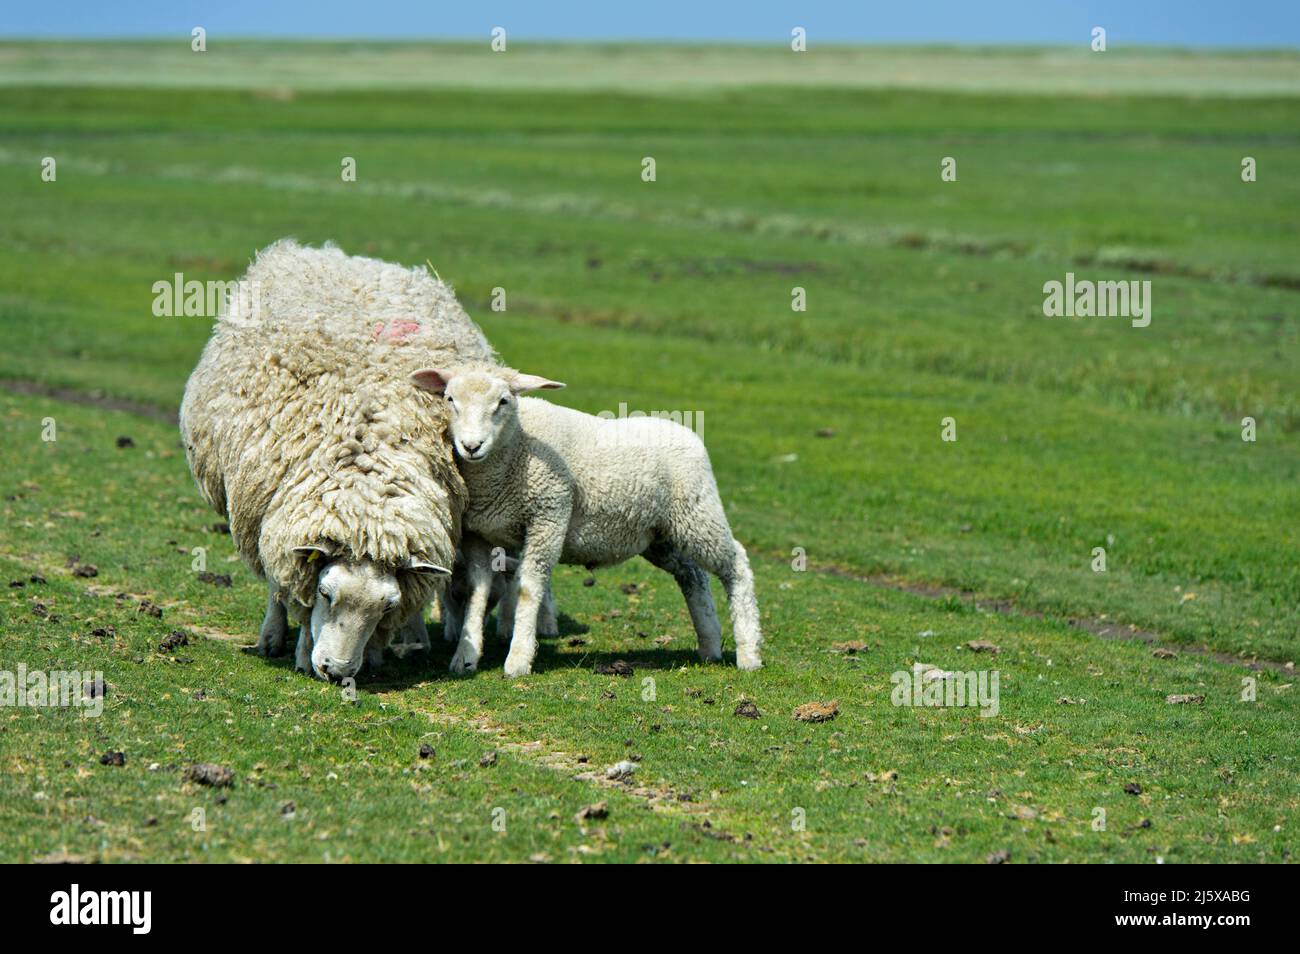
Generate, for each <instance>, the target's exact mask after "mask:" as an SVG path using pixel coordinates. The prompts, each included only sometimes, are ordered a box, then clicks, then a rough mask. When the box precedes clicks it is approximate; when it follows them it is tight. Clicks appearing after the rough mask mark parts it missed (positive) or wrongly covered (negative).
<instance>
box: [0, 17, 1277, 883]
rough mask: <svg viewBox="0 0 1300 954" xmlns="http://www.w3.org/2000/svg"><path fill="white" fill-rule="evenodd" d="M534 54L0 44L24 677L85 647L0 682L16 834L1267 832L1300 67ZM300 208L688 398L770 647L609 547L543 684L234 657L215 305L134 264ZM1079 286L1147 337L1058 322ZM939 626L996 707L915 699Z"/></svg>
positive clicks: (703, 848) (858, 849)
mask: <svg viewBox="0 0 1300 954" xmlns="http://www.w3.org/2000/svg"><path fill="white" fill-rule="evenodd" d="M520 51H521V52H520V58H519V60H518V61H516V60H514V59H512V57H514V56H515V55H516V54H515V52H513V48H512V51H511V52H508V53H506V54H501V55H494V54H491V53H489V52H488V50H487V47H486V44H484V45H483V46H482V48H481V50H478V51H477V52H476V51H475V50H474V49H472V48H469V47H466V46H464V45H449V46H445V47H439V46H433V45H429V46H423V47H422V46H420V45H416V44H400V45H393V46H390V47H385V46H382V45H376V44H357V45H352V46H349V45H346V44H344V45H339V44H330V45H321V46H314V45H307V44H304V45H292V44H275V45H267V44H255V43H245V44H236V45H233V46H229V47H227V49H226V50H222V49H219V48H218V47H217V46H216V45H214V46H213V48H212V50H211V52H209V53H208V54H204V55H205V56H206V57H207V58H208V59H206V60H203V61H201V62H199V61H197V60H196V59H195V58H194V57H192V56H188V57H186V56H177V54H176V53H175V52H174V51H171V50H168V49H166V48H165V47H163V46H162V45H159V44H89V43H88V44H35V43H32V44H24V43H17V42H8V41H6V42H0V209H2V210H3V213H4V214H3V215H2V216H0V253H2V254H0V336H2V340H3V347H0V464H2V465H3V466H0V671H8V670H13V669H15V668H16V667H17V666H19V665H20V664H21V665H23V666H26V667H27V668H28V669H40V670H52V669H74V668H75V669H78V670H101V671H102V672H103V673H104V679H105V681H106V682H107V683H108V690H107V696H106V698H105V699H104V710H103V715H102V716H100V717H98V718H89V717H87V716H86V715H85V714H83V713H82V712H81V711H79V710H78V709H76V708H72V709H38V708H20V707H0V861H31V860H36V859H43V858H54V857H64V856H69V855H70V856H74V857H77V858H84V859H87V860H101V861H163V860H221V861H254V860H273V861H321V860H326V861H379V860H401V861H433V860H452V861H481V860H493V861H497V860H500V861H529V860H533V861H555V862H559V861H569V860H611V861H641V860H646V861H976V862H982V861H985V860H990V859H992V860H1000V859H1003V858H1006V859H1009V860H1010V861H1012V862H1021V861H1026V862H1031V861H1099V862H1100V861H1120V862H1149V861H1155V860H1157V859H1162V860H1164V861H1167V862H1171V863H1172V862H1189V861H1231V862H1258V861H1288V860H1293V858H1294V855H1295V852H1296V849H1297V844H1298V843H1300V835H1298V834H1297V828H1296V825H1295V821H1294V818H1295V816H1296V812H1297V808H1298V807H1300V805H1298V803H1300V794H1298V793H1300V752H1298V750H1297V746H1296V741H1295V740H1296V729H1297V716H1298V715H1300V705H1298V704H1297V695H1296V690H1295V689H1294V688H1293V687H1292V683H1293V682H1294V666H1293V661H1294V660H1295V658H1296V655H1297V646H1298V644H1300V609H1298V607H1300V560H1297V555H1298V554H1300V479H1298V478H1300V451H1298V449H1297V441H1298V440H1300V388H1298V387H1297V385H1298V384H1300V370H1298V369H1300V340H1298V328H1300V323H1298V321H1297V309H1296V301H1297V296H1298V295H1300V255H1298V254H1297V253H1298V252H1300V225H1298V224H1297V223H1300V217H1298V216H1297V212H1298V211H1300V175H1297V170H1298V169H1300V98H1297V97H1298V96H1300V57H1297V56H1295V55H1293V54H1289V53H1272V54H1260V55H1258V56H1256V57H1253V58H1252V57H1249V56H1246V55H1239V54H1223V55H1212V54H1179V53H1176V52H1173V51H1145V52H1130V53H1122V54H1119V55H1118V56H1116V57H1115V58H1114V60H1115V68H1114V71H1113V72H1108V67H1107V66H1106V65H1105V64H1106V63H1108V62H1110V61H1107V60H1098V59H1095V58H1094V59H1093V60H1086V59H1081V58H1080V57H1079V56H1078V55H1076V54H1072V53H1067V52H1064V51H1042V52H1040V53H1038V54H1035V55H1030V54H1029V53H1027V52H1025V51H1010V50H981V51H964V52H954V51H943V50H920V49H910V50H909V49H894V50H887V51H880V54H879V55H878V56H877V55H875V53H874V52H873V51H871V50H865V49H864V50H853V49H848V48H845V49H841V50H838V51H835V52H834V53H833V55H828V56H826V57H823V58H822V59H821V60H817V59H816V58H815V57H814V55H813V54H814V53H815V52H816V51H815V50H814V51H811V52H810V53H809V54H808V56H809V58H810V60H811V61H812V62H811V64H810V65H809V67H808V71H807V73H806V74H801V73H800V70H801V69H802V67H800V66H799V65H798V62H797V57H795V55H794V54H791V53H789V51H787V50H784V49H782V48H773V49H771V50H759V49H750V48H737V49H710V50H705V51H699V52H697V55H692V53H693V51H691V50H683V49H681V48H672V47H646V48H637V47H624V46H615V47H595V48H583V47H575V46H562V47H556V48H539V49H534V50H528V49H526V48H523V47H520ZM1106 56H1110V54H1106ZM430 64H435V65H433V66H430ZM1247 156H1249V157H1252V158H1254V159H1255V160H1256V163H1257V170H1258V177H1257V181H1255V182H1249V183H1247V182H1243V181H1242V178H1241V163H1242V159H1243V157H1247ZM46 157H52V158H53V159H54V160H55V161H56V163H57V167H56V168H57V177H56V179H55V180H54V181H52V182H51V181H43V179H42V175H41V171H42V161H43V160H44V159H45V158H46ZM345 157H351V158H353V159H355V161H356V168H357V181H355V182H344V181H342V179H341V177H340V163H341V162H342V160H343V159H344V158H345ZM644 157H653V158H654V160H655V166H656V178H655V181H653V182H647V181H643V180H642V177H641V172H642V160H643V158H644ZM944 157H953V158H955V159H956V164H957V179H956V181H953V182H945V181H941V178H940V162H941V160H942V159H943V158H944ZM286 235H293V236H296V237H297V238H298V239H299V240H301V241H303V242H309V243H320V242H324V241H327V240H330V241H334V242H337V243H338V244H339V245H340V246H341V247H342V248H343V249H345V250H346V251H348V252H351V253H359V254H367V255H372V256H375V257H379V258H384V259H389V260H393V261H399V262H403V263H406V264H409V265H419V264H423V263H425V262H428V263H430V264H431V265H432V266H433V267H434V268H436V269H437V272H438V273H439V274H440V275H441V277H442V278H444V279H445V280H447V281H449V282H450V283H452V284H453V285H454V286H455V287H456V289H457V292H458V294H459V295H460V296H461V299H462V301H463V302H464V303H465V305H466V307H467V308H468V309H469V311H470V313H471V315H472V316H473V317H474V318H475V319H476V320H477V321H478V322H479V323H480V325H481V326H482V327H483V329H484V331H485V332H486V334H487V336H488V338H489V339H490V340H491V341H492V343H493V344H494V345H495V346H496V348H497V349H498V350H499V351H500V353H501V355H502V357H503V359H504V360H505V361H506V362H508V363H510V364H512V365H515V366H518V367H521V368H523V369H525V370H528V371H532V372H536V373H541V374H545V375H548V376H551V377H555V378H558V379H560V380H564V381H566V382H568V385H569V387H568V389H567V390H565V391H563V392H559V393H558V394H557V395H555V396H554V397H553V398H552V399H554V400H557V401H560V402H562V403H565V404H569V405H572V406H574V407H578V408H581V409H583V410H587V411H592V412H596V411H600V410H615V411H616V410H617V409H618V407H619V405H620V404H623V403H625V404H626V405H627V406H628V407H629V408H631V409H640V410H645V411H650V410H659V409H675V410H680V411H689V412H692V413H694V414H697V415H698V414H702V415H703V419H704V425H703V436H704V439H705V442H706V444H707V445H708V447H709V449H710V453H711V454H712V456H713V462H714V468H715V471H716V473H717V477H718V482H719V485H720V488H721V490H722V495H723V499H724V500H725V502H726V504H727V508H728V513H729V515H730V518H731V521H732V526H733V529H734V531H735V533H736V535H737V537H738V538H739V539H740V540H741V541H742V542H743V543H744V544H745V545H746V547H747V548H748V550H749V553H750V557H751V561H752V562H753V565H754V572H755V576H756V580H757V586H758V596H759V603H760V608H761V610H762V614H763V624H764V630H765V635H766V646H765V651H764V658H765V662H766V667H765V668H764V669H763V670H761V671H759V672H756V673H739V672H737V671H736V670H735V669H734V668H733V667H730V666H725V667H723V666H704V665H702V664H700V663H699V662H698V661H697V660H696V657H695V654H694V634H693V631H692V630H691V627H690V622H689V619H688V617H687V614H686V610H685V606H684V605H683V603H682V600H681V597H680V594H679V593H678V592H677V589H676V586H675V584H674V583H673V581H672V579H671V578H670V577H668V576H667V575H664V574H662V573H659V572H658V571H655V570H653V569H652V568H650V567H649V566H648V564H644V563H643V562H641V561H633V562H632V563H629V564H627V565H625V566H623V567H619V568H616V569H612V570H606V571H598V572H597V573H596V574H595V584H594V585H592V586H585V585H584V581H585V578H586V577H587V573H586V572H585V571H583V570H580V569H577V568H564V569H562V570H561V571H559V572H558V573H557V576H556V584H555V589H556V597H557V601H558V603H559V608H560V612H561V634H560V636H559V637H558V638H556V639H551V640H543V642H542V648H541V652H540V654H539V661H538V666H537V672H536V673H535V674H534V675H533V676H531V677H529V678H526V679H522V680H515V681H510V680H506V679H505V678H504V676H503V675H502V673H501V672H500V666H501V663H502V662H503V660H504V655H505V653H504V647H503V646H502V645H500V644H499V643H494V642H492V641H491V640H489V652H488V655H487V658H486V660H485V661H484V663H483V667H482V669H481V671H480V672H479V673H478V674H476V675H474V676H473V677H471V678H452V677H450V676H449V675H448V674H447V671H446V667H447V663H448V661H449V659H450V656H451V651H450V648H449V647H447V646H446V645H445V644H443V643H442V642H441V641H440V640H439V638H438V637H439V627H438V625H437V624H436V623H432V624H431V625H430V629H431V633H432V634H433V637H434V640H435V647H434V651H433V653H432V655H431V657H422V658H416V657H412V658H408V659H405V660H394V661H390V662H389V663H388V664H387V665H386V666H385V667H384V669H383V670H381V671H379V672H377V673H373V674H363V676H362V677H361V678H360V681H359V682H360V685H359V693H358V696H357V698H356V699H355V700H350V699H346V698H342V697H341V695H340V692H339V690H338V688H337V687H329V686H326V685H323V684H321V683H317V682H313V681H311V680H308V679H306V678H305V677H303V676H301V675H296V674H294V673H293V672H292V671H291V670H290V663H289V662H288V661H287V660H274V661H269V662H268V661H266V660H263V659H261V658H258V657H256V656H253V655H250V654H248V653H246V652H243V651H242V650H243V649H244V648H245V647H247V646H249V645H251V644H252V642H253V641H254V639H255V637H256V632H257V627H258V624H259V622H260V620H261V614H262V609H263V606H264V591H263V589H262V586H261V584H260V583H259V581H257V580H256V579H255V578H254V577H253V576H252V574H251V573H250V572H249V571H248V570H247V568H246V567H244V566H243V564H242V563H240V562H239V561H238V559H237V558H236V557H235V556H234V555H233V549H232V547H231V543H230V539H229V536H228V535H227V534H225V533H223V532H222V528H221V527H220V526H219V525H218V524H217V521H218V520H219V518H218V517H217V516H216V515H215V514H214V513H212V512H211V511H210V510H208V509H207V508H206V506H205V505H204V504H203V503H202V501H201V499H200V497H199V495H198V493H197V490H196V489H195V487H194V486H193V482H192V480H191V479H190V477H189V474H188V470H187V468H186V464H185V459H184V454H183V452H182V451H181V449H180V447H179V441H178V437H177V433H176V429H175V425H174V423H173V422H172V420H171V418H172V417H174V413H175V410H176V407H177V405H178V403H179V400H180V395H181V392H182V389H183V387H184V384H185V379H186V377H187V375H188V373H189V371H190V370H191V368H192V367H193V365H194V363H195V362H196V360H197V357H198V353H199V351H200V349H201V348H202V346H203V343H204V341H205V340H206V338H207V335H208V332H209V329H210V324H211V322H210V320H208V319H206V318H198V317H157V316H155V315H154V314H153V311H152V304H153V300H154V292H153V285H154V283H155V282H157V281H160V280H162V281H170V280H171V279H172V276H173V275H174V274H175V273H178V272H179V273H183V275H184V277H185V278H186V279H198V280H200V281H205V280H222V281H228V280H231V279H234V278H236V277H238V275H239V274H240V273H241V272H242V271H243V269H244V268H245V267H246V265H247V263H248V261H249V259H250V257H251V256H252V255H253V253H254V252H255V251H256V249H258V248H260V247H262V246H264V245H266V244H268V243H269V242H271V241H273V240H275V239H277V238H280V237H283V236H286ZM1067 272H1074V273H1075V274H1076V276H1077V277H1078V278H1080V279H1093V280H1107V281H1109V280H1115V281H1118V280H1146V281H1150V282H1151V304H1152V321H1151V324H1150V326H1149V327H1146V328H1134V327H1131V326H1130V323H1129V321H1128V320H1127V319H1121V318H1076V319H1069V318H1047V317H1044V315H1043V310H1042V305H1043V297H1044V296H1043V285H1044V283H1045V282H1048V281H1052V280H1057V281H1060V280H1063V279H1064V277H1065V274H1066V273H1067ZM496 288H502V289H504V290H505V294H506V308H505V310H504V311H494V310H493V309H492V308H491V302H492V300H493V289H496ZM796 288H798V289H802V290H803V293H804V295H805V296H806V303H807V308H806V310H805V311H795V310H792V307H791V302H792V293H793V290H794V289H796ZM1246 417H1249V418H1252V419H1253V420H1254V422H1255V438H1256V439H1255V440H1253V441H1244V440H1243V439H1242V430H1243V428H1242V420H1243V418H1246ZM945 418H952V419H953V420H954V421H955V428H956V434H957V440H956V441H944V440H942V439H941V428H942V424H941V422H942V421H943V420H944V419H945ZM51 426H53V428H54V433H55V435H56V437H57V439H55V440H48V439H43V438H48V437H49V436H50V428H51ZM123 438H129V440H123ZM1097 547H1102V548H1104V549H1105V551H1106V570H1105V572H1095V571H1094V569H1093V562H1094V557H1093V553H1094V548H1097ZM195 548H203V550H204V552H205V554H206V570H207V573H208V575H207V576H200V575H199V574H198V572H196V570H195V568H194V563H193V561H194V550H195ZM805 559H806V568H805V569H797V568H796V566H803V563H802V560H805ZM87 565H93V566H94V567H95V570H96V573H95V575H94V576H84V575H77V573H78V568H84V567H85V566H87ZM81 572H82V573H85V572H87V571H85V570H81ZM214 574H215V575H214ZM226 575H228V576H229V585H226V581H225V579H224V578H223V577H224V576H226ZM715 589H716V588H715ZM715 596H716V598H717V599H718V601H719V608H720V609H722V607H723V605H724V602H725V601H723V600H722V596H721V592H720V590H717V591H716V593H715ZM155 610H157V611H160V612H161V615H160V616H159V615H155V612H154V611H155ZM723 615H725V613H724V614H723ZM174 632H180V633H183V634H185V637H186V643H185V644H184V645H181V646H173V647H171V648H170V649H168V650H165V651H164V650H161V649H160V643H161V642H162V640H163V639H164V638H166V637H168V635H169V634H171V633H174ZM173 641H174V640H173ZM971 643H974V644H975V646H976V648H975V649H972V648H971V647H970V645H969V644H971ZM618 660H623V661H626V662H627V663H629V664H630V666H631V668H632V669H633V670H634V671H633V674H632V675H631V676H630V677H623V678H620V677H619V676H617V675H610V674H607V673H602V672H598V671H597V670H598V669H600V670H606V669H607V668H608V667H609V666H610V664H612V663H613V662H615V661H618ZM915 663H923V664H930V665H935V666H939V667H941V668H943V669H946V670H959V671H967V670H985V671H987V670H997V671H998V673H999V677H1000V700H999V705H998V711H997V713H996V714H991V713H990V714H981V710H980V709H979V708H977V707H969V706H968V707H944V708H925V707H920V708H917V707H906V706H896V705H893V704H891V696H892V693H893V689H894V686H893V684H892V682H891V675H892V674H894V673H896V672H899V671H907V670H910V669H911V667H912V666H913V664H915ZM1288 664H1291V665H1290V666H1289V665H1288ZM1171 695H1173V696H1190V697H1192V699H1193V701H1191V702H1187V703H1181V704H1176V703H1170V702H1168V701H1167V698H1168V697H1169V696H1171ZM1197 699H1199V701H1196V700H1197ZM813 701H817V702H824V703H829V702H832V701H834V702H835V703H836V704H837V706H838V714H837V715H836V717H835V718H833V719H831V720H829V721H825V722H821V723H808V722H803V721H799V720H796V719H795V718H794V717H793V715H792V711H793V710H794V709H795V707H797V706H800V705H802V704H804V703H808V702H813ZM745 702H750V703H753V705H754V706H756V708H757V717H756V718H749V717H746V716H744V715H739V714H736V713H737V709H738V707H739V706H740V705H741V703H745ZM743 711H744V709H742V712H743ZM422 747H423V748H422ZM107 752H122V753H123V755H124V759H125V764H124V765H111V764H109V765H104V764H101V756H103V755H104V754H105V753H107ZM624 760H631V761H632V762H633V763H634V764H635V765H636V766H637V768H636V770H635V771H634V772H633V773H632V774H631V775H630V777H627V778H623V779H617V780H613V779H609V778H607V777H606V768H607V767H608V766H611V765H613V764H615V763H617V762H620V761H624ZM195 762H200V763H216V764H220V765H223V766H227V767H229V768H231V769H232V770H233V771H234V773H235V783H234V785H233V787H230V788H209V787H204V786H200V785H196V784H195V783H193V782H190V781H186V780H185V779H184V777H183V772H184V769H185V767H186V766H187V765H189V764H191V763H195ZM598 802H605V803H606V804H605V810H606V813H605V815H604V816H603V817H590V813H589V815H588V817H575V816H576V815H577V814H578V813H579V812H580V811H581V810H582V809H584V807H589V806H591V805H593V804H595V803H598ZM196 809H202V810H203V812H202V815H203V824H202V825H200V826H198V827H199V828H200V829H201V830H196V822H195V818H196V817H197V816H196V815H195V810H196ZM1099 810H1100V814H1099ZM595 814H596V815H597V816H599V815H600V814H601V813H599V812H597V813H595ZM1099 819H1100V827H1099Z"/></svg>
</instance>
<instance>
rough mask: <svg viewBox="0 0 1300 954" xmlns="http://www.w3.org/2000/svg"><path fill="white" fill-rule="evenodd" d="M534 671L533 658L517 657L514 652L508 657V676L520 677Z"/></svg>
mask: <svg viewBox="0 0 1300 954" xmlns="http://www.w3.org/2000/svg"><path fill="white" fill-rule="evenodd" d="M532 671H533V663H532V660H530V659H516V658H515V657H514V655H513V654H511V655H509V656H507V657H506V676H507V677H508V678H510V679H518V678H519V677H520V676H527V675H528V674H529V673H531V672H532Z"/></svg>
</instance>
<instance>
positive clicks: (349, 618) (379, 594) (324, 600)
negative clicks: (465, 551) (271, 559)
mask: <svg viewBox="0 0 1300 954" xmlns="http://www.w3.org/2000/svg"><path fill="white" fill-rule="evenodd" d="M295 552H296V553H299V554H301V555H303V556H304V557H305V558H307V559H310V560H313V561H319V562H320V564H321V570H320V573H319V574H318V576H317V578H316V599H315V601H314V602H313V604H312V610H311V636H312V651H311V665H312V669H313V670H315V672H316V675H318V676H320V677H321V678H322V679H329V680H331V681H335V682H338V681H341V680H343V679H346V678H348V677H349V676H355V675H356V674H357V671H358V670H360V669H361V663H362V662H363V661H364V660H365V652H366V645H367V644H368V643H369V642H370V638H371V637H372V636H373V635H374V633H375V628H376V627H377V626H378V625H379V622H380V620H382V619H383V618H384V617H385V616H386V615H388V614H390V613H394V612H397V611H398V610H399V608H400V607H401V604H402V587H401V584H400V582H399V579H398V571H396V570H394V569H393V568H390V567H385V566H383V565H382V564H379V563H376V562H375V561H374V560H369V559H362V560H358V561H350V560H344V559H337V558H335V553H334V550H333V548H332V547H329V546H326V545H322V546H310V547H297V548H296V549H295ZM400 570H401V571H404V572H414V573H432V574H435V575H439V576H450V575H451V574H450V572H449V571H448V570H446V569H444V568H442V567H440V566H437V565H435V564H432V563H426V562H424V561H421V560H416V559H411V560H408V561H407V562H406V564H405V565H403V566H402V567H401V568H400Z"/></svg>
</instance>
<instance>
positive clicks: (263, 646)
mask: <svg viewBox="0 0 1300 954" xmlns="http://www.w3.org/2000/svg"><path fill="white" fill-rule="evenodd" d="M284 641H285V640H284V628H283V627H280V628H279V629H277V628H275V627H270V626H263V627H262V631H261V632H259V633H258V634H257V654H258V655H259V656H265V657H266V658H267V659H274V658H276V657H277V656H283V655H284Z"/></svg>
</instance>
